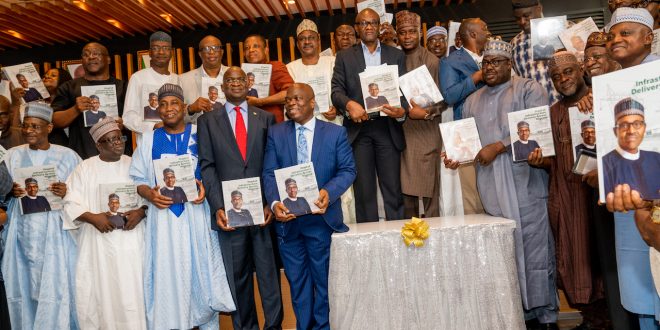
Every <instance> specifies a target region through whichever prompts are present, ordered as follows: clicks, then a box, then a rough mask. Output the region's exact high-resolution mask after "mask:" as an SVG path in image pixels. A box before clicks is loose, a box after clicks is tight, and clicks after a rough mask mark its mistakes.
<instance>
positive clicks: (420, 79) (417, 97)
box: [399, 65, 443, 108]
mask: <svg viewBox="0 0 660 330" xmlns="http://www.w3.org/2000/svg"><path fill="white" fill-rule="evenodd" d="M399 86H401V91H402V92H403V95H404V96H405V97H406V99H407V100H408V101H414V102H415V103H416V104H417V105H419V106H420V107H422V108H426V107H428V106H431V105H433V104H436V103H439V102H442V100H443V98H442V94H440V90H439V89H438V86H437V85H436V84H435V82H434V81H433V77H431V73H430V72H429V69H428V68H427V67H426V65H422V66H420V67H419V68H417V69H414V70H412V71H410V72H408V73H406V74H404V75H403V76H401V77H399Z"/></svg>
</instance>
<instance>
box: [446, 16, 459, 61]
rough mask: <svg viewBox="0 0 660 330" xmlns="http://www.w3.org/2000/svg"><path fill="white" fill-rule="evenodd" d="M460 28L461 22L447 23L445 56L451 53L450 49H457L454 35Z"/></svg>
mask: <svg viewBox="0 0 660 330" xmlns="http://www.w3.org/2000/svg"><path fill="white" fill-rule="evenodd" d="M460 27H461V22H449V30H448V31H447V56H449V53H450V52H451V49H452V48H454V49H458V48H459V47H457V46H456V33H458V29H459V28H460Z"/></svg>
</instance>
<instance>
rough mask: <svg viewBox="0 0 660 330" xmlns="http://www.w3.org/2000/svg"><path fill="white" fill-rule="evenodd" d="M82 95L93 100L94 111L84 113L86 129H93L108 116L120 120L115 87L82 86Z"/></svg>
mask: <svg viewBox="0 0 660 330" xmlns="http://www.w3.org/2000/svg"><path fill="white" fill-rule="evenodd" d="M80 94H81V95H82V96H87V97H89V98H90V99H91V103H92V109H91V110H85V111H83V118H84V121H85V127H91V126H93V125H94V124H96V123H97V122H98V121H99V120H101V119H102V118H105V117H106V116H110V117H113V118H115V119H118V118H119V107H118V105H117V89H116V87H115V85H96V86H81V87H80Z"/></svg>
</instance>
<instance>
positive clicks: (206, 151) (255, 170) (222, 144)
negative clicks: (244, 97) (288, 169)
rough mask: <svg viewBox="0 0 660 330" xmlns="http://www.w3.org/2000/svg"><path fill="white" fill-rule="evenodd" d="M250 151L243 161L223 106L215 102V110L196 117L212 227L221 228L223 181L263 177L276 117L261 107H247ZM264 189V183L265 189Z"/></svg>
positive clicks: (203, 178) (200, 160)
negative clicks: (219, 213)
mask: <svg viewBox="0 0 660 330" xmlns="http://www.w3.org/2000/svg"><path fill="white" fill-rule="evenodd" d="M247 116H248V121H247V122H248V124H247V153H246V160H245V161H243V157H242V156H241V152H240V151H239V150H238V144H237V143H236V137H235V136H234V132H233V131H232V129H231V123H230V122H229V116H228V115H227V111H225V107H224V105H222V104H220V103H216V104H215V105H214V106H213V110H212V111H210V112H207V113H205V114H203V115H202V116H201V117H199V119H198V120H197V138H198V140H199V162H200V166H201V169H202V180H203V182H204V188H205V189H206V199H207V200H208V201H209V206H210V207H211V212H212V215H213V216H212V217H211V227H212V228H213V229H214V230H220V228H219V227H218V225H217V224H216V222H215V212H217V211H218V210H219V209H224V208H225V203H224V200H223V197H222V196H223V194H222V181H227V180H236V179H244V178H252V177H260V176H261V170H262V168H263V162H264V148H265V146H266V134H267V133H268V129H269V127H270V126H271V125H274V124H275V116H274V115H272V114H270V113H268V112H266V111H264V110H261V109H259V108H256V107H253V106H248V111H247ZM261 191H262V192H263V191H264V190H263V183H262V189H261Z"/></svg>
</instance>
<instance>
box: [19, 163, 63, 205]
mask: <svg viewBox="0 0 660 330" xmlns="http://www.w3.org/2000/svg"><path fill="white" fill-rule="evenodd" d="M14 182H16V183H18V184H19V186H20V187H21V188H22V189H24V190H25V193H26V195H24V196H23V197H21V198H19V201H20V204H21V214H32V213H39V212H47V211H53V210H59V209H61V208H62V198H60V197H58V196H55V194H53V193H52V192H51V191H50V186H51V185H52V184H53V183H56V182H58V179H57V172H56V170H55V165H46V166H34V167H24V168H18V169H16V170H15V171H14Z"/></svg>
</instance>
